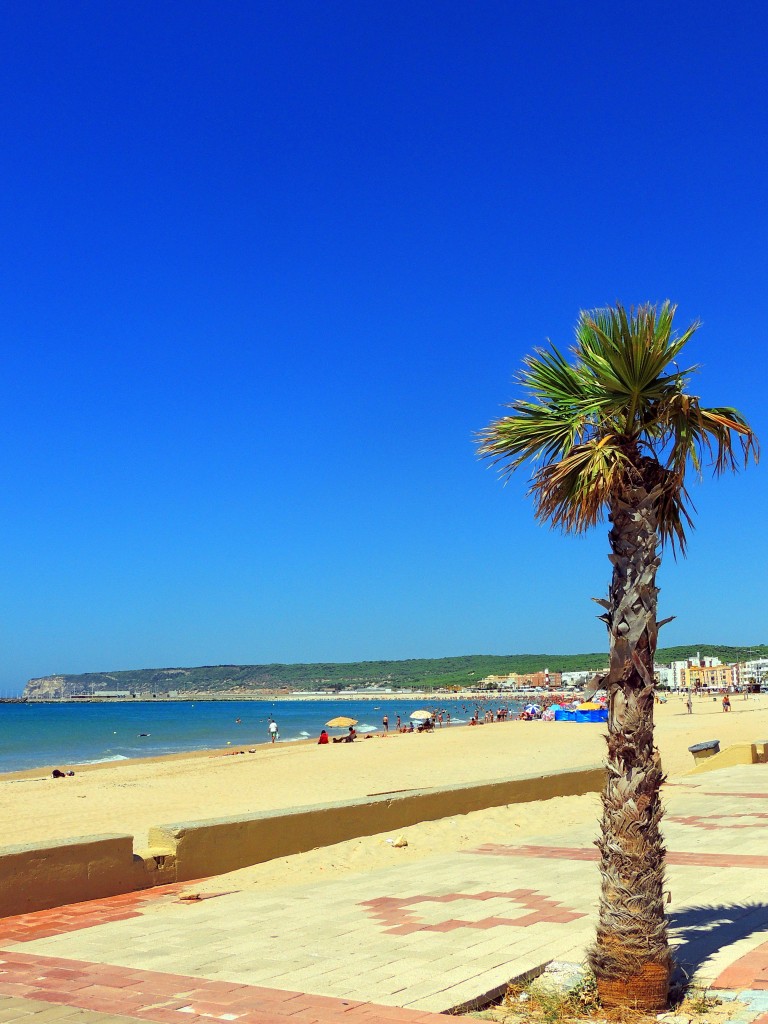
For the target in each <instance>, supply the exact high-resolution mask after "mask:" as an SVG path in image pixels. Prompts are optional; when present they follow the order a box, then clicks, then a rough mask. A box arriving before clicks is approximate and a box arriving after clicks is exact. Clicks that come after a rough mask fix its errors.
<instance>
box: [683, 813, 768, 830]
mask: <svg viewBox="0 0 768 1024" xmlns="http://www.w3.org/2000/svg"><path fill="white" fill-rule="evenodd" d="M731 818H752V819H754V818H759V819H760V820H759V821H754V820H753V821H746V822H734V824H728V821H729V819H731ZM766 818H768V812H766V811H744V812H743V813H740V814H687V815H684V816H681V815H670V817H669V818H667V821H676V822H677V823H678V824H679V825H690V826H691V827H692V828H704V829H707V830H709V831H712V830H717V829H726V828H764V825H763V820H764V819H766ZM721 821H722V822H725V824H722V825H721V824H719V822H721Z"/></svg>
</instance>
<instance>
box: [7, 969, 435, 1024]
mask: <svg viewBox="0 0 768 1024" xmlns="http://www.w3.org/2000/svg"><path fill="white" fill-rule="evenodd" d="M0 995H9V996H20V997H22V998H25V999H36V1000H39V1001H42V1002H48V1003H52V1004H56V1005H59V1006H72V1007H76V1008H78V1009H83V1010H94V1011H96V1012H98V1013H115V1014H122V1015H124V1016H127V1017H134V1018H136V1019H138V1020H143V1021H155V1022H156V1024H210V1021H211V1020H218V1021H228V1022H232V1021H234V1022H236V1024H289V1021H293V1024H342V1022H343V1024H447V1021H446V1022H444V1021H443V1015H442V1014H438V1013H427V1012H424V1011H420V1010H404V1009H400V1008H399V1007H396V1006H379V1005H377V1004H375V1003H365V1002H359V1001H356V1000H345V999H335V998H333V997H331V996H314V995H309V994H306V993H303V992H290V991H283V990H282V989H275V988H262V987H260V986H255V985H238V984H235V983H232V982H224V981H206V980H205V979H203V978H187V977H184V976H183V975H176V974H161V973H156V972H154V971H141V970H133V969H129V968H123V967H114V966H110V965H109V964H94V963H88V962H86V961H80V960H64V959H61V958H60V957H52V956H31V955H30V954H28V953H20V952H12V953H11V952H2V951H0Z"/></svg>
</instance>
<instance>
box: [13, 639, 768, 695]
mask: <svg viewBox="0 0 768 1024" xmlns="http://www.w3.org/2000/svg"><path fill="white" fill-rule="evenodd" d="M697 652H698V653H699V654H700V655H701V656H702V657H716V658H719V659H720V660H721V661H723V662H733V661H744V660H745V659H753V658H760V657H766V656H768V645H765V644H755V645H753V646H751V647H746V646H745V647H723V646H718V645H716V644H690V645H688V646H685V647H665V648H659V650H658V651H657V652H656V661H657V663H658V664H669V663H670V662H672V661H681V660H683V659H685V658H689V657H691V656H692V655H693V656H695V655H696V653H697ZM606 664H607V655H606V654H605V653H600V654H507V655H490V654H487V655H486V654H473V655H467V656H465V657H460V658H416V659H413V660H408V661H359V662H348V663H328V664H323V663H320V664H311V665H301V664H299V665H202V666H199V667H197V668H162V669H151V668H147V669H136V670H126V671H115V672H87V673H84V674H82V675H61V676H47V677H43V678H42V679H31V680H30V681H29V683H27V687H26V690H25V692H26V693H28V694H30V695H32V694H34V693H35V692H38V693H40V691H43V690H45V689H48V688H49V687H51V684H53V683H54V680H55V682H56V684H58V685H57V689H59V692H60V693H63V694H64V695H66V696H71V695H72V694H75V693H88V692H91V693H92V692H94V691H96V690H112V691H115V690H121V691H122V690H128V691H131V692H133V693H147V692H150V693H152V692H155V693H161V692H162V693H167V692H168V691H177V692H178V695H179V696H180V697H183V696H184V694H185V693H187V692H189V693H204V692H211V693H219V692H222V693H223V692H240V693H243V692H248V691H258V690H312V691H324V690H325V691H329V692H337V691H339V690H345V689H360V688H362V687H368V686H387V687H393V688H402V689H423V690H432V689H437V688H440V687H461V688H470V687H472V686H473V685H474V684H476V683H477V682H478V681H479V680H481V679H483V678H484V677H485V676H488V675H506V674H507V673H510V672H517V673H520V674H525V673H529V672H538V671H540V670H543V669H545V668H546V669H548V670H549V671H550V672H577V671H580V670H581V671H586V670H594V671H597V670H598V669H600V668H604V667H605V666H606ZM46 684H47V685H46Z"/></svg>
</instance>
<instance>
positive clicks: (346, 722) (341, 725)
mask: <svg viewBox="0 0 768 1024" xmlns="http://www.w3.org/2000/svg"><path fill="white" fill-rule="evenodd" d="M325 724H326V725H328V726H330V727H331V729H347V728H349V726H350V725H357V719H356V718H345V717H344V716H343V715H340V716H339V717H338V718H332V719H331V720H330V722H326V723H325Z"/></svg>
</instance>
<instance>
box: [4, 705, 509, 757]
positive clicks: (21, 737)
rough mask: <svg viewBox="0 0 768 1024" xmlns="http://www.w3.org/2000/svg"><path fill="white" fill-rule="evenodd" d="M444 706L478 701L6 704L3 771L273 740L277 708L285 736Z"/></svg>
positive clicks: (459, 712)
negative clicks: (346, 720) (270, 730)
mask: <svg viewBox="0 0 768 1024" xmlns="http://www.w3.org/2000/svg"><path fill="white" fill-rule="evenodd" d="M505 703H507V704H508V706H509V707H510V708H515V709H517V708H518V707H519V706H520V705H519V704H518V703H517V702H514V701H513V702H510V701H506V702H505ZM438 706H439V707H440V708H443V709H445V710H447V711H449V712H450V714H451V720H452V722H454V723H456V724H462V723H465V722H467V721H468V720H469V718H470V717H471V715H472V713H473V711H474V709H475V706H476V705H475V704H474V703H470V702H463V701H455V700H444V699H442V698H441V699H440V700H439V703H438V702H436V701H434V700H433V701H431V702H427V703H426V704H418V703H415V702H414V701H413V700H402V699H401V700H398V698H397V696H393V695H389V694H382V696H381V698H380V699H377V700H375V701H370V700H365V701H360V700H358V701H355V700H322V701H291V700H281V701H275V702H274V703H272V702H269V701H250V700H247V701H195V702H194V703H192V702H187V701H167V702H166V701H163V702H159V701H158V702H155V701H147V702H145V701H132V702H130V703H116V704H77V703H72V704H0V772H10V771H19V770H21V769H24V768H39V767H41V766H43V765H51V766H54V767H59V768H66V767H69V765H75V764H87V763H93V762H99V761H121V760H125V759H127V758H131V757H154V756H156V755H158V754H175V753H180V752H182V751H186V750H208V749H214V748H217V747H226V746H228V745H229V746H232V747H233V748H235V747H237V748H246V747H253V746H254V745H256V744H258V743H266V742H268V736H267V722H268V720H269V717H270V715H272V716H273V717H274V718H275V721H276V722H277V723H278V726H279V728H280V742H281V743H285V742H294V741H296V740H302V739H307V738H313V737H316V736H317V735H318V734H319V732H320V730H321V729H322V728H323V725H324V724H325V722H327V721H328V720H329V719H331V718H335V717H337V716H339V715H346V716H348V717H350V718H356V719H357V721H358V722H359V725H358V726H357V729H358V732H372V731H374V730H380V729H381V728H382V718H383V716H384V715H385V714H386V715H388V717H389V724H390V728H391V729H392V728H394V726H395V719H396V716H397V715H398V714H399V715H400V716H401V718H402V720H403V722H405V723H407V722H408V716H409V715H410V714H411V712H412V711H415V710H417V709H418V708H422V707H427V708H429V709H434V708H436V707H438ZM490 706H494V707H495V706H496V705H495V704H491V705H490ZM237 718H239V719H240V723H239V724H237V723H236V721H235V719H237ZM341 731H343V730H341ZM142 733H146V735H141V734H142Z"/></svg>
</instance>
